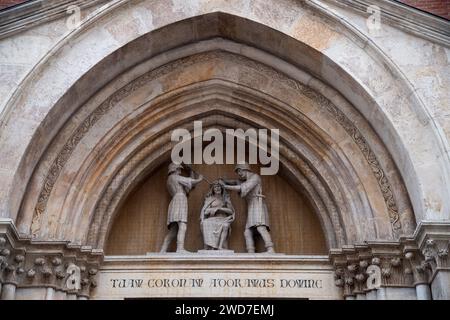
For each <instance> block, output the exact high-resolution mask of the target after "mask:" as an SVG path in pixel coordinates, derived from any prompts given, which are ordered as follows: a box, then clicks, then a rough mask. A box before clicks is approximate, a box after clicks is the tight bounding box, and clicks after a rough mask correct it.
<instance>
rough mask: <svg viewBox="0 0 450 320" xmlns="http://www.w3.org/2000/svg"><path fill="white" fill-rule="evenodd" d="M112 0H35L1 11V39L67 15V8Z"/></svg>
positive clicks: (88, 5)
mask: <svg viewBox="0 0 450 320" xmlns="http://www.w3.org/2000/svg"><path fill="white" fill-rule="evenodd" d="M109 1H111V0H53V1H48V0H33V1H27V2H24V3H22V4H20V5H17V6H14V7H10V8H6V9H4V10H1V11H0V39H2V38H6V37H8V36H11V35H13V34H15V33H18V32H21V31H25V30H28V29H30V28H32V27H35V26H38V25H40V24H43V23H45V22H48V21H53V20H56V19H59V18H62V17H65V16H67V15H68V14H67V8H68V7H70V6H78V7H79V8H80V10H83V9H86V8H89V7H92V6H94V5H98V4H102V3H104V2H109Z"/></svg>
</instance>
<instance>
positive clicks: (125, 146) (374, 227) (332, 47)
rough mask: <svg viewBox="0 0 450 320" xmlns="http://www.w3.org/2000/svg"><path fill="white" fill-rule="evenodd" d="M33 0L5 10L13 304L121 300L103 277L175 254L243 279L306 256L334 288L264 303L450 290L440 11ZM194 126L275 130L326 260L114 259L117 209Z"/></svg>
mask: <svg viewBox="0 0 450 320" xmlns="http://www.w3.org/2000/svg"><path fill="white" fill-rule="evenodd" d="M32 4H33V5H23V6H17V7H14V8H13V9H11V10H6V11H2V12H0V19H1V20H2V22H3V23H2V24H1V25H0V150H1V151H2V152H1V156H0V160H1V161H0V180H1V181H2V183H1V184H0V194H1V195H2V196H1V197H0V217H1V218H2V219H3V220H2V223H1V229H0V230H1V232H0V234H1V238H0V246H1V247H0V250H1V274H0V280H1V284H2V287H1V294H2V297H3V298H5V299H11V298H17V299H27V298H38V299H39V298H40V299H44V298H47V299H57V298H88V297H91V298H121V297H122V298H123V297H125V295H123V296H121V295H120V294H116V293H114V294H113V293H112V292H111V295H110V296H108V294H107V292H108V290H107V288H108V285H109V283H107V282H108V281H109V280H111V279H110V278H108V277H109V275H110V274H109V272H110V270H111V268H113V269H114V268H121V269H120V270H121V272H126V270H132V269H133V268H134V267H133V264H136V265H139V264H143V265H145V268H147V270H148V272H152V271H155V272H156V271H158V272H160V273H161V275H163V272H162V271H161V269H159V268H160V267H161V266H168V268H170V266H172V267H173V268H174V270H176V269H177V262H176V261H178V260H177V259H179V260H180V261H181V262H180V263H181V264H182V267H181V268H182V269H185V270H189V269H192V270H197V271H196V272H197V273H198V274H202V275H203V276H204V278H205V279H207V280H208V281H209V280H211V279H210V278H209V277H208V276H207V275H206V274H205V273H204V272H206V269H207V267H205V268H203V269H201V268H200V269H196V267H195V265H196V264H198V263H204V265H205V266H207V265H208V264H211V265H214V263H219V265H220V268H221V270H223V274H222V275H223V277H224V278H226V277H228V276H236V277H238V278H239V279H244V278H240V275H241V274H240V273H239V272H248V271H249V270H254V269H255V268H256V267H260V268H262V269H264V268H269V266H268V265H273V264H276V265H279V268H278V269H277V270H276V272H275V273H274V275H273V279H274V281H275V280H276V281H275V282H277V281H278V282H279V283H285V282H282V280H286V281H287V280H289V279H290V280H292V281H294V282H292V283H293V284H295V279H297V280H299V279H303V278H302V277H303V276H304V275H305V270H306V269H307V270H309V271H308V272H310V271H311V270H312V269H314V267H311V261H313V263H312V264H314V263H316V269H317V271H318V272H319V271H320V270H322V271H323V272H324V274H326V277H327V278H326V279H328V280H329V279H331V278H332V279H333V281H335V283H336V285H337V286H336V287H335V288H334V289H333V290H332V292H328V294H327V293H323V290H322V291H321V292H322V293H320V292H319V293H318V292H315V293H314V294H311V295H309V294H308V290H303V289H302V290H299V291H298V292H297V293H295V292H294V293H292V292H286V291H282V290H281V289H285V288H280V290H281V291H279V292H276V291H273V290H272V291H270V292H271V293H270V292H269V293H268V292H266V291H264V288H261V290H262V291H261V296H264V297H268V296H270V295H271V294H272V295H275V294H279V293H280V292H281V293H283V294H285V295H286V297H299V298H320V297H322V298H337V297H340V298H346V299H397V298H402V299H408V298H410V299H431V298H433V299H450V292H449V290H448V284H449V282H450V280H449V279H450V270H449V264H448V258H447V256H448V249H449V247H448V245H449V241H450V230H449V228H450V146H449V139H450V97H449V93H448V87H449V85H450V83H449V81H450V79H449V77H448V74H450V64H449V60H450V58H449V57H450V49H449V46H450V34H449V30H450V27H449V22H448V21H445V20H443V19H440V18H437V17H434V16H431V15H428V14H426V13H422V12H419V11H417V10H414V9H411V8H408V7H407V6H403V5H399V4H396V3H395V2H391V1H386V0H373V1H369V0H367V1H366V0H364V1H351V0H346V1H332V0H308V1H294V0H282V1H276V4H275V3H272V2H271V1H262V0H261V1H259V0H233V1H209V0H191V1H166V0H157V1H147V0H140V1H132V2H130V1H122V0H119V1H106V0H92V1H52V2H51V3H50V2H46V1H34V2H32ZM68 5H71V6H70V7H68ZM46 10H48V12H52V14H51V15H50V14H49V15H42V14H41V13H42V12H45V11H46ZM194 120H202V121H203V123H204V126H205V128H218V129H219V130H223V129H224V128H249V127H260V128H279V129H280V163H281V166H282V169H283V179H286V181H288V182H289V183H290V184H291V185H292V186H294V187H295V188H296V189H297V190H298V191H299V192H301V193H302V195H304V196H305V198H306V199H308V201H309V203H310V205H311V208H312V210H313V211H314V213H315V214H316V216H317V217H318V219H319V221H320V225H321V228H322V232H323V237H324V238H325V241H326V244H327V247H328V249H329V262H328V264H326V263H325V264H324V261H323V257H320V258H317V259H318V260H317V259H316V260H314V259H312V260H308V259H307V258H305V257H302V256H298V255H293V256H292V257H290V256H289V255H286V257H280V256H275V257H272V258H271V259H269V260H270V263H269V264H268V265H264V263H259V262H255V263H256V265H253V266H252V268H253V269H248V270H246V269H245V267H241V268H237V269H235V270H234V271H233V272H236V273H231V274H228V273H227V274H226V272H225V271H224V270H227V268H228V267H230V265H233V263H234V262H233V261H234V260H236V261H238V260H239V261H244V262H243V263H242V265H249V266H250V265H252V261H258V258H257V256H254V255H253V254H248V255H245V254H244V255H243V256H241V255H226V256H225V257H221V258H217V257H216V258H214V257H211V256H207V257H204V256H203V257H202V256H201V255H199V256H198V257H197V258H195V257H188V258H186V257H184V256H179V257H176V256H175V257H173V256H172V258H167V259H164V257H161V256H152V255H150V256H148V257H147V256H146V257H130V256H122V257H108V256H107V257H105V260H103V256H104V254H103V250H104V249H105V246H106V243H107V241H108V236H109V235H110V233H111V229H112V228H113V225H114V223H115V221H117V215H118V212H119V211H120V207H121V205H122V204H123V203H124V201H125V200H126V199H127V197H128V195H129V194H130V193H131V192H132V191H133V190H134V189H135V188H136V186H138V185H140V184H141V183H143V182H144V181H145V179H146V177H147V176H148V175H149V174H150V173H152V172H154V171H155V170H157V168H159V167H160V166H161V165H163V164H165V163H167V161H169V157H170V150H171V148H172V147H173V143H172V142H171V140H170V133H171V131H172V130H174V129H176V128H179V127H180V126H182V127H185V128H187V129H188V130H192V129H193V128H192V123H193V121H194ZM269 205H270V204H269ZM164 214H165V213H164ZM271 214H276V210H271ZM298 232H300V233H301V232H302V231H301V228H299V229H298ZM286 241H288V240H287V239H286ZM312 241H313V240H312ZM289 257H290V258H289ZM196 259H197V260H196ZM103 261H104V262H103ZM314 261H315V262H314ZM258 263H259V264H258ZM303 266H304V267H305V268H306V269H305V268H303ZM97 270H98V271H99V272H98V273H99V274H98V275H97ZM333 270H334V271H333ZM286 272H292V273H294V274H297V276H298V277H297V278H295V279H294V278H289V279H287V278H286V277H285V273H286ZM193 274H195V273H192V272H191V273H190V274H189V275H190V276H193ZM141 276H142V278H145V279H147V278H146V277H147V276H148V274H147V275H145V274H144V275H140V277H141ZM96 277H98V278H99V280H98V281H95V278H96ZM314 277H319V275H317V274H314V275H313V276H312V278H311V279H310V280H311V281H318V279H319V278H314ZM330 277H331V278H330ZM102 279H107V280H102ZM108 279H109V280H108ZM314 279H316V280H314ZM260 280H261V279H260ZM319 280H320V279H319ZM322 280H323V281H325V278H323V279H322ZM328 280H326V281H328ZM242 281H244V280H242ZM299 281H300V280H299ZM96 282H98V286H99V288H96V289H94V290H93V291H91V288H92V287H93V285H94V286H95V283H96ZM286 283H288V282H286ZM298 283H300V282H298ZM301 283H305V282H301ZM327 283H328V282H327ZM230 290H231V289H230ZM185 293H186V292H185V291H183V290H181V291H177V296H183V294H185ZM146 294H149V295H151V296H158V293H155V292H154V291H152V290H150V289H149V291H142V292H140V293H139V295H140V296H142V295H146ZM166 294H169V293H167V292H166ZM213 294H214V295H217V296H220V292H218V291H214V292H213ZM126 295H127V297H132V295H133V293H132V292H130V291H127V292H126ZM161 295H162V296H164V293H161ZM233 295H234V296H240V295H241V296H248V292H247V293H246V291H245V289H242V288H239V290H238V291H237V292H234V293H233Z"/></svg>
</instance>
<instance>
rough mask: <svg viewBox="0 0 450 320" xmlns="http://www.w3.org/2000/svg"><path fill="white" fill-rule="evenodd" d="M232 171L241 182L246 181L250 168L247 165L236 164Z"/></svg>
mask: <svg viewBox="0 0 450 320" xmlns="http://www.w3.org/2000/svg"><path fill="white" fill-rule="evenodd" d="M234 171H235V172H236V173H237V175H238V176H239V179H241V180H246V179H247V178H248V174H249V173H251V170H250V166H249V165H248V164H247V163H243V164H238V165H237V166H236V168H235V169H234Z"/></svg>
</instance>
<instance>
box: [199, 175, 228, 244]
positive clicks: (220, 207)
mask: <svg viewBox="0 0 450 320" xmlns="http://www.w3.org/2000/svg"><path fill="white" fill-rule="evenodd" d="M234 219H235V211H234V208H233V205H232V203H231V200H230V196H229V194H228V192H227V190H225V189H224V188H223V187H222V185H221V184H220V183H219V181H215V182H213V183H212V185H211V188H210V190H209V192H208V193H207V194H206V196H205V200H204V202H203V207H202V210H201V213H200V227H201V230H202V234H203V241H204V245H205V249H207V250H224V249H228V237H229V235H230V233H231V223H232V222H233V221H234Z"/></svg>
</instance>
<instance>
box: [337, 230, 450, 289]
mask: <svg viewBox="0 0 450 320" xmlns="http://www.w3.org/2000/svg"><path fill="white" fill-rule="evenodd" d="M449 249H450V221H439V222H430V221H425V222H421V223H420V224H419V225H418V226H417V229H416V231H415V233H414V235H413V236H411V237H401V238H400V239H399V241H397V242H385V241H373V242H367V243H365V244H362V245H353V246H345V247H343V248H341V249H332V250H330V260H331V262H332V264H333V265H334V268H335V279H336V285H337V286H339V287H344V295H345V296H354V295H356V294H358V293H361V292H368V291H370V290H373V289H376V288H377V287H379V286H381V287H415V286H417V285H421V284H427V285H430V284H431V282H433V279H434V277H435V276H436V274H437V273H438V272H439V271H440V270H450V261H449V259H448V251H449ZM367 261H371V263H370V265H369V266H368V267H367ZM373 265H375V266H377V267H379V269H380V277H379V279H376V280H378V281H380V283H379V286H371V285H370V283H369V281H368V282H367V283H366V284H365V285H360V284H358V281H359V282H362V281H363V280H364V277H366V276H368V275H367V270H369V268H371V266H373ZM374 269H376V267H375V268H374Z"/></svg>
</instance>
